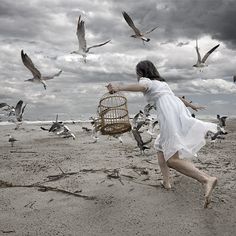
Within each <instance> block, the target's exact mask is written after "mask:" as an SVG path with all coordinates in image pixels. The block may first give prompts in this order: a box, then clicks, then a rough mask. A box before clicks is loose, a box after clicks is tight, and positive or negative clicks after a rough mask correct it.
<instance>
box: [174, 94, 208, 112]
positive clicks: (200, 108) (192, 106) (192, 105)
mask: <svg viewBox="0 0 236 236" xmlns="http://www.w3.org/2000/svg"><path fill="white" fill-rule="evenodd" d="M179 99H180V100H181V101H182V102H183V103H184V105H185V106H186V107H190V108H192V109H193V110H194V111H198V110H203V109H205V108H206V107H205V106H199V105H194V104H192V103H190V102H188V101H187V100H185V99H184V98H182V97H179Z"/></svg>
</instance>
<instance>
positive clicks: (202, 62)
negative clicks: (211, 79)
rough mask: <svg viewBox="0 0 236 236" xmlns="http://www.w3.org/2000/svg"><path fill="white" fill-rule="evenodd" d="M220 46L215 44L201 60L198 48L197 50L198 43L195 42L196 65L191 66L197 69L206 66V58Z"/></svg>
mask: <svg viewBox="0 0 236 236" xmlns="http://www.w3.org/2000/svg"><path fill="white" fill-rule="evenodd" d="M219 46H220V44H217V45H216V46H215V47H213V48H212V49H211V50H209V51H208V52H207V53H206V54H205V55H204V57H203V58H201V55H200V52H199V48H198V43H197V40H196V52H197V63H196V64H195V65H193V67H197V68H201V67H205V66H206V64H205V62H206V60H207V58H208V57H209V56H210V55H211V53H212V52H214V51H215V50H216V49H217V48H218V47H219Z"/></svg>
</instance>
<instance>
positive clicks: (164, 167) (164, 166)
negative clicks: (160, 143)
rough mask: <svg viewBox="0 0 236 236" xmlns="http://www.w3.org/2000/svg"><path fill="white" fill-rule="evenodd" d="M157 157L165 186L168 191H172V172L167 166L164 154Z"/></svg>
mask: <svg viewBox="0 0 236 236" xmlns="http://www.w3.org/2000/svg"><path fill="white" fill-rule="evenodd" d="M157 157H158V163H159V166H160V169H161V173H162V176H163V186H164V188H166V189H170V188H171V184H170V170H169V167H168V166H167V164H166V160H165V159H164V155H163V152H158V153H157Z"/></svg>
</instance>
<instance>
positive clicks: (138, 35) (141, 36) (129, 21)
mask: <svg viewBox="0 0 236 236" xmlns="http://www.w3.org/2000/svg"><path fill="white" fill-rule="evenodd" d="M122 14H123V17H124V19H125V21H126V22H127V24H128V25H129V26H130V27H131V28H132V29H133V31H134V33H135V34H134V35H131V36H130V37H133V38H139V39H141V40H142V41H143V42H144V41H145V42H148V41H150V38H147V37H145V35H146V34H149V33H151V32H152V31H154V30H155V29H156V28H157V27H158V26H156V27H154V28H152V29H150V30H148V31H147V32H141V31H140V30H139V29H138V28H137V27H136V26H135V25H134V22H133V21H132V19H131V18H130V16H129V15H128V14H127V13H126V12H125V11H123V12H122Z"/></svg>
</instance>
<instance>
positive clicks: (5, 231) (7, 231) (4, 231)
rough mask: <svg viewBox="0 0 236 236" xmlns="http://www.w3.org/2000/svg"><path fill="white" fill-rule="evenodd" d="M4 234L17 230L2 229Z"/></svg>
mask: <svg viewBox="0 0 236 236" xmlns="http://www.w3.org/2000/svg"><path fill="white" fill-rule="evenodd" d="M1 231H2V233H3V234H10V233H15V232H16V231H15V230H1Z"/></svg>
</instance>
